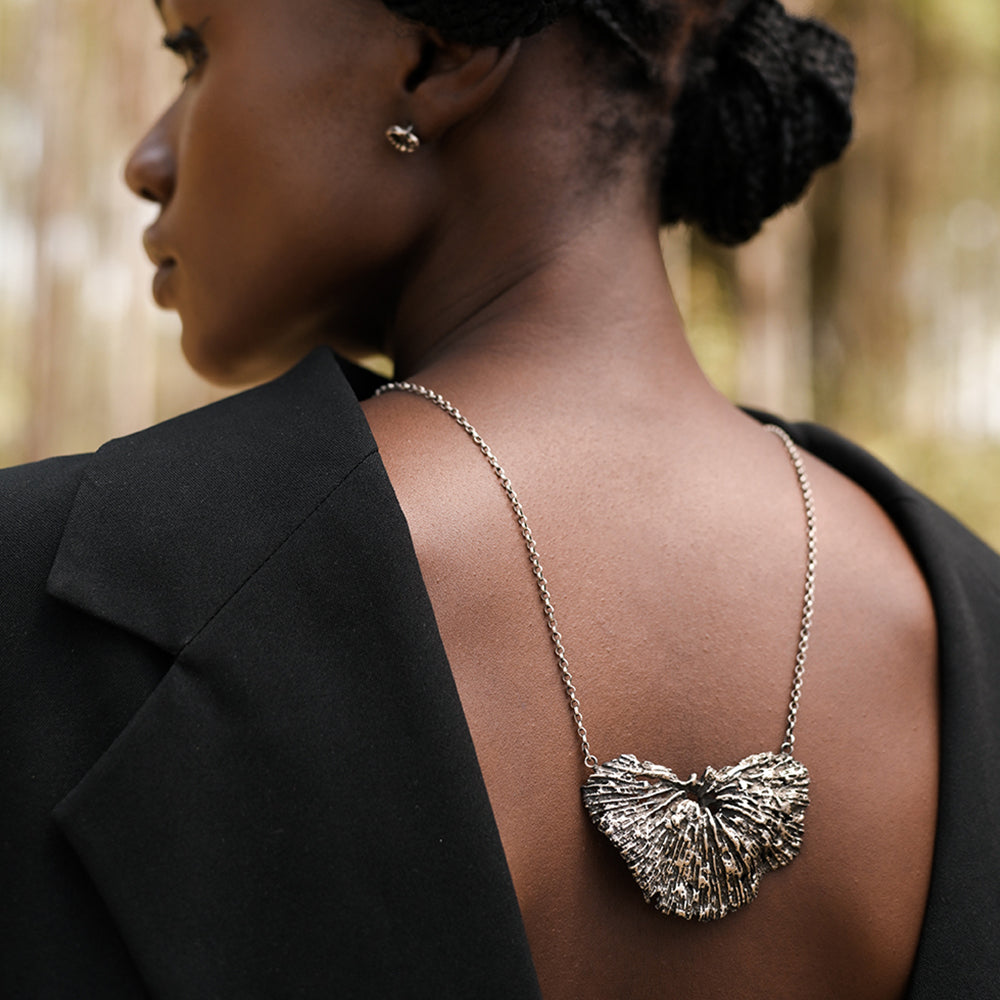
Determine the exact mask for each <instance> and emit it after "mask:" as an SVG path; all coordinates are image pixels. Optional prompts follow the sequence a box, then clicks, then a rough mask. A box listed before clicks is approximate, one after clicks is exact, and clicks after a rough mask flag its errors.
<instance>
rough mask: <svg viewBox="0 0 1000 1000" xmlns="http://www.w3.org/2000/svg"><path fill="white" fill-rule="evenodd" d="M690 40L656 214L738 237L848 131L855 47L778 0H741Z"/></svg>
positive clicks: (798, 189) (801, 185) (717, 235)
mask: <svg viewBox="0 0 1000 1000" xmlns="http://www.w3.org/2000/svg"><path fill="white" fill-rule="evenodd" d="M694 44H695V48H694V50H693V52H692V56H691V62H690V65H689V67H688V72H687V77H686V81H685V85H684V88H683V90H682V92H681V94H680V97H679V98H678V100H677V103H676V105H675V108H674V130H673V134H672V137H671V141H670V145H669V148H668V151H667V155H668V162H667V165H666V170H665V172H664V177H663V181H662V188H661V196H662V206H663V207H662V215H663V221H664V222H665V223H673V222H680V221H684V222H690V223H695V224H697V225H699V226H700V227H701V228H702V230H703V231H704V232H705V234H706V235H707V236H709V237H710V238H712V239H714V240H717V241H718V242H721V243H727V244H736V243H742V242H744V241H745V240H748V239H750V237H752V236H754V235H755V234H756V233H757V232H758V231H759V230H760V227H761V226H762V225H763V223H764V221H765V220H766V219H768V218H770V217H771V216H772V215H774V214H775V213H776V212H778V211H779V210H780V209H782V208H784V207H785V206H786V205H790V204H792V203H793V202H795V201H798V199H799V198H800V197H801V196H802V194H803V192H804V191H805V189H806V187H807V186H808V184H809V180H810V178H811V177H812V175H813V173H814V172H815V171H816V170H817V169H818V168H819V167H822V166H824V165H826V164H828V163H832V162H833V161H834V160H836V159H837V158H838V157H839V156H840V154H841V153H842V152H843V150H844V147H845V146H846V145H847V143H848V142H849V141H850V138H851V131H852V126H853V119H852V115H851V95H852V94H853V91H854V79H855V60H854V54H853V52H852V51H851V47H850V45H849V44H848V42H847V41H846V40H845V39H844V38H842V37H841V36H840V35H838V34H837V33H836V32H835V31H833V30H832V29H830V28H828V27H826V26H825V25H823V24H820V23H819V22H817V21H813V20H804V19H802V18H797V17H793V16H791V15H790V14H788V13H787V12H786V11H785V9H784V8H783V7H782V6H781V4H780V3H778V2H777V0H749V2H748V3H747V4H745V5H744V7H743V9H742V11H741V12H740V13H739V14H738V15H737V17H736V18H735V20H733V21H732V22H731V23H730V24H729V25H728V26H727V27H726V28H724V29H723V31H722V32H721V34H719V35H717V36H715V37H714V38H713V39H711V40H710V41H709V42H708V44H707V45H706V43H705V42H702V43H701V45H700V46H699V43H697V42H695V43H694Z"/></svg>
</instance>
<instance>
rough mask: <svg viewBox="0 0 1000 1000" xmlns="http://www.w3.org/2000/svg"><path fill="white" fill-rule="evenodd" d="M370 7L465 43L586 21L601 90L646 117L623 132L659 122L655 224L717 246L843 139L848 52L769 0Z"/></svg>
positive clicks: (493, 0) (788, 195)
mask: <svg viewBox="0 0 1000 1000" xmlns="http://www.w3.org/2000/svg"><path fill="white" fill-rule="evenodd" d="M383 2H384V3H385V5H386V6H387V7H388V8H389V9H390V10H392V11H394V12H395V13H396V14H398V15H399V16H401V17H405V18H408V19H410V20H413V21H417V22H420V23H423V24H428V25H432V26H433V27H435V28H437V29H438V30H439V31H440V32H441V33H442V35H444V36H445V37H447V38H449V39H451V40H453V41H458V42H465V43H468V44H471V45H505V44H507V43H509V42H511V41H512V40H513V39H515V38H518V37H521V36H526V35H531V34H534V33H536V32H538V31H541V30H542V29H543V28H545V27H547V26H548V25H550V24H552V23H554V22H555V21H557V20H558V19H559V18H560V17H563V16H564V15H567V14H570V13H574V14H576V15H577V16H578V17H579V18H580V19H581V22H582V23H589V24H591V25H593V26H595V29H596V30H595V31H594V32H590V33H589V34H590V35H599V39H600V41H599V43H598V44H601V45H602V48H603V50H604V52H605V53H606V54H607V56H608V63H609V66H610V67H611V72H610V73H609V75H608V81H607V86H608V87H609V88H612V89H618V90H621V89H624V90H627V91H631V92H633V93H635V94H638V95H640V96H642V97H643V99H644V103H643V105H642V106H643V107H645V108H646V109H647V110H648V111H649V112H650V113H651V114H650V122H647V125H650V126H651V127H648V128H646V129H645V130H641V129H637V128H634V127H633V128H632V129H631V134H632V135H634V136H636V137H640V141H641V137H643V136H645V137H647V141H649V142H651V143H653V144H654V145H656V146H657V147H658V148H659V147H661V146H663V140H662V136H663V135H664V134H665V131H666V129H665V128H664V127H663V126H665V125H670V124H671V123H672V129H671V130H670V132H669V136H670V138H669V141H668V142H667V144H666V149H665V150H660V157H661V159H662V160H663V161H664V163H665V166H664V169H663V172H662V178H661V185H660V195H661V199H660V200H661V218H662V221H663V222H664V223H666V224H670V223H674V222H679V221H684V222H689V223H693V224H696V225H699V226H700V227H701V228H702V229H703V230H704V231H705V233H706V234H707V235H708V236H709V237H711V238H712V239H714V240H717V241H719V242H722V243H729V244H733V243H742V242H743V241H745V240H748V239H749V238H750V237H751V236H753V235H754V234H756V233H757V232H758V231H759V229H760V228H761V226H762V225H763V223H764V221H765V220H766V219H768V218H770V216H772V215H774V214H775V213H776V212H778V211H779V210H780V209H781V208H783V207H784V206H785V205H789V204H791V203H792V202H795V201H797V200H798V199H799V198H800V197H801V196H802V194H803V192H804V191H805V189H806V187H807V185H808V183H809V180H810V178H811V177H812V175H813V173H814V172H815V171H816V170H817V169H818V168H819V167H821V166H824V165H826V164H828V163H831V162H832V161H833V160H835V159H837V157H838V156H840V154H841V152H842V151H843V149H844V148H845V146H846V145H847V143H848V141H849V140H850V137H851V130H852V125H853V121H852V116H851V95H852V92H853V89H854V76H855V63H854V55H853V53H852V52H851V48H850V46H849V45H848V43H847V42H846V41H845V40H844V39H843V38H841V36H840V35H838V34H837V33H836V32H834V31H832V30H831V29H830V28H827V27H826V26H825V25H822V24H820V23H819V22H818V21H813V20H807V19H802V18H798V17H793V16H791V15H789V14H788V13H787V12H786V11H785V9H784V8H783V7H782V6H781V3H780V2H779V0H480V2H478V3H477V2H472V0H383ZM693 22H704V24H703V25H701V26H700V27H694V28H692V32H691V35H690V41H689V42H688V43H687V51H686V53H685V55H684V60H683V64H682V67H681V73H680V79H679V81H677V83H679V86H674V84H673V82H672V81H671V79H667V78H668V77H670V78H673V76H674V72H673V69H672V64H673V56H674V54H675V53H674V49H675V48H676V46H677V45H678V39H679V38H681V37H687V32H684V31H682V30H681V26H682V25H689V26H690V25H692V23H693ZM678 90H679V96H677V97H676V101H675V100H674V95H675V93H676V92H677V91H678ZM665 109H666V110H665ZM667 111H669V114H667ZM660 123H662V124H660ZM618 131H622V130H618ZM649 137H653V138H652V139H649Z"/></svg>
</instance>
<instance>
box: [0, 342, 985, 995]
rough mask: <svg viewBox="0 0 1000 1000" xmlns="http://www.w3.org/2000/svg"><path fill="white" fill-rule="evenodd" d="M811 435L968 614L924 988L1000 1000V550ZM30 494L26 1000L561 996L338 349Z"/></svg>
mask: <svg viewBox="0 0 1000 1000" xmlns="http://www.w3.org/2000/svg"><path fill="white" fill-rule="evenodd" d="M789 431H790V433H792V434H793V436H794V437H796V439H797V440H799V441H800V443H803V444H804V445H805V446H806V447H808V448H810V449H811V450H813V451H815V452H816V453H817V454H819V455H820V456H821V457H823V458H824V459H826V460H827V461H828V462H831V463H832V464H833V465H835V466H837V467H838V468H840V469H841V470H842V471H843V472H845V473H846V474H847V475H849V476H851V478H853V479H855V480H856V481H857V482H859V483H860V484H861V485H862V486H863V487H864V488H865V489H867V490H868V491H869V492H870V493H871V494H872V495H873V496H874V497H875V498H876V499H877V500H878V501H879V502H880V503H881V504H882V505H883V506H884V507H885V508H886V510H887V511H888V512H889V514H890V516H891V517H892V518H893V520H894V521H895V523H896V524H897V526H898V527H899V529H900V531H901V532H902V533H903V535H904V537H905V538H906V539H907V541H908V542H909V543H910V545H911V547H912V548H913V550H914V552H915V554H916V556H917V559H918V560H919V562H920V565H921V566H922V567H923V569H924V572H925V573H926V575H927V578H928V581H929V583H930V586H931V590H932V593H933V596H934V601H935V605H936V608H937V612H938V618H939V629H940V633H941V673H942V713H943V747H942V794H941V811H940V820H939V830H938V840H937V848H936V856H935V866H934V874H933V884H932V889H931V897H930V905H929V908H928V912H927V917H926V921H925V927H924V934H923V939H922V942H921V947H920V952H919V956H918V961H917V966H916V969H915V971H914V978H913V985H912V988H911V991H910V997H911V1000H931V998H941V997H959V996H961V997H963V998H965V997H971V998H996V997H1000V958H998V955H997V946H996V941H997V940H998V922H1000V838H998V837H997V836H996V831H997V830H998V828H1000V826H998V821H1000V790H998V788H997V784H996V782H995V781H993V780H992V775H993V774H994V773H995V772H996V769H997V767H998V765H1000V747H998V726H1000V666H998V651H1000V620H998V614H997V611H998V609H1000V560H998V558H997V557H996V556H995V555H994V554H993V553H992V552H990V551H989V550H988V549H987V548H986V547H985V546H983V545H981V544H980V543H979V542H977V541H976V540H975V539H974V538H973V537H972V536H971V535H970V534H969V533H968V532H966V531H965V530H964V529H963V528H961V526H959V525H958V524H957V523H956V522H954V521H953V520H952V519H951V518H949V517H948V516H947V515H946V514H944V513H943V512H941V511H940V510H938V509H937V508H936V507H934V505H933V504H931V503H930V502H929V501H928V500H926V499H925V498H923V497H922V496H920V495H919V494H917V493H916V492H915V491H913V490H911V489H910V488H909V487H907V486H906V485H905V484H903V483H901V482H900V481H899V480H898V479H896V478H895V477H894V476H892V475H891V474H890V473H889V472H887V471H886V470H885V469H884V468H882V467H881V466H880V465H878V463H877V462H875V461H874V459H872V458H871V457H870V456H868V455H866V454H865V453H864V452H862V451H860V450H859V449H856V448H854V447H853V446H851V445H849V444H848V443H847V442H845V441H843V440H842V439H840V438H838V437H837V436H836V435H833V434H831V433H830V432H828V431H824V430H822V429H820V428H816V427H811V426H806V425H794V426H791V427H789ZM0 502H2V504H3V509H4V511H5V512H6V513H5V516H4V518H3V519H2V522H0V802H2V803H3V805H2V810H0V900H2V902H0V996H3V997H7V996H10V997H17V998H21V997H25V998H34V997H40V998H47V1000H48V998H51V1000H63V998H66V1000H68V998H78V997H83V996H86V997H91V996H92V997H101V998H112V1000H115V998H132V997H145V996H152V997H157V998H165V1000H181V998H185V1000H186V998H192V997H218V998H233V1000H235V998H240V1000H255V998H261V1000H264V998H275V997H310V998H312V997H316V998H320V997H323V998H327V997H338V998H354V997H358V998H376V997H377V998H388V997H392V998H410V997H412V998H423V997H427V998H430V997H434V998H442V997H448V998H451V997H470V998H471V997H476V998H487V1000H489V998H492V997H495V998H498V1000H499V998H501V997H502V998H508V1000H509V998H518V1000H520V998H525V1000H537V998H538V996H539V993H538V987H537V983H536V980H535V976H534V971H533V968H532V965H531V958H530V954H529V951H528V947H527V942H526V939H525V935H524V929H523V925H522V923H521V919H520V915H519V913H518V910H517V903H516V897H515V896H514V892H513V889H512V886H511V883H510V877H509V874H508V872H507V868H506V864H505V861H504V857H503V852H502V849H501V845H500V841H499V837H498V835H497V831H496V826H495V823H494V821H493V817H492V813H491V811H490V808H489V802H488V800H487V797H486V792H485V788H484V786H483V782H482V778H481V775H480V772H479V769H478V766H477V763H476V758H475V753H474V749H473V747H472V743H471V739H470V737H469V733H468V729H467V727H466V724H465V721H464V717H463V715H462V710H461V704H460V702H459V700H458V696H457V693H456V690H455V687H454V683H453V681H452V679H451V675H450V672H449V670H448V665H447V662H446V660H445V656H444V651H443V649H442V647H441V643H440V639H439V637H438V634H437V629H436V626H435V624H434V618H433V614H432V611H431V608H430V604H429V601H428V599H427V595H426V591H425V589H424V587H423V583H422V581H421V578H420V574H419V567H418V566H417V563H416V559H415V556H414V554H413V550H412V545H411V543H410V540H409V535H408V533H407V530H406V525H405V522H404V521H403V518H402V515H401V513H400V511H399V507H398V504H397V503H396V502H395V498H394V496H393V494H392V490H391V486H390V485H389V482H388V480H387V478H386V476H385V473H384V470H383V469H382V466H381V463H380V462H379V460H378V456H377V453H376V451H375V446H374V442H373V441H372V439H371V436H370V434H369V432H368V429H367V425H366V423H365V421H364V417H363V414H362V413H361V411H360V410H359V408H358V406H357V402H356V399H355V396H354V394H353V392H352V391H351V389H350V387H349V385H348V384H347V382H346V381H345V379H344V377H343V375H342V373H341V371H340V369H339V368H338V366H337V364H336V362H335V361H334V359H333V357H332V355H330V354H329V353H328V352H325V351H319V352H316V353H315V354H313V355H311V356H310V357H309V358H308V359H307V360H306V361H304V362H303V363H302V364H301V365H300V366H298V367H297V368H296V369H294V370H293V371H292V372H291V373H289V375H287V376H285V377H284V378H283V379H280V380H278V381H276V382H274V383H271V384H269V385H267V386H264V387H262V388H260V389H256V390H253V391H252V392H250V393H246V394H242V395H240V396H237V397H235V398H233V399H231V400H227V401H224V402H223V403H220V404H216V405H215V406H213V407H209V408H207V409H205V410H201V411H197V412H196V413H194V414H189V415H187V416H185V417H182V418H179V419H178V420H176V421H171V422H169V423H167V424H164V425H161V426H160V427H157V428H154V429H152V430H151V431H148V432H144V433H142V434H140V435H136V436H133V437H131V438H127V439H124V440H123V441H120V442H115V443H112V444H111V445H109V446H107V447H106V448H104V449H102V450H101V451H100V452H99V453H98V454H97V455H96V456H93V457H79V458H70V459H60V460H56V461H52V462H47V463H40V464H37V465H31V466H25V467H22V468H20V469H13V470H7V471H6V472H3V473H0ZM47 575H49V582H48V587H49V591H51V593H47V592H46V589H45V588H46V576H47ZM54 595H55V596H54Z"/></svg>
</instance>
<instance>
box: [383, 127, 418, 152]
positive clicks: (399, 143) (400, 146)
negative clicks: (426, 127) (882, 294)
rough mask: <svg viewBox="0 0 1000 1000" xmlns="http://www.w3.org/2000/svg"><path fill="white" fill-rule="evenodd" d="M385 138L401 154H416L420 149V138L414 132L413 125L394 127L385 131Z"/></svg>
mask: <svg viewBox="0 0 1000 1000" xmlns="http://www.w3.org/2000/svg"><path fill="white" fill-rule="evenodd" d="M385 137H386V138H387V139H388V140H389V142H390V144H391V145H392V148H393V149H395V150H397V151H398V152H400V153H415V152H416V151H417V150H418V149H420V136H419V135H417V133H416V132H415V131H414V130H413V126H412V125H407V126H405V127H404V126H402V125H392V126H391V127H389V128H387V129H386V130H385Z"/></svg>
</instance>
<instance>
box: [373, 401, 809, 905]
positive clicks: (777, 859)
mask: <svg viewBox="0 0 1000 1000" xmlns="http://www.w3.org/2000/svg"><path fill="white" fill-rule="evenodd" d="M392 391H397V392H409V393H413V394H414V395H417V396H422V397H423V398H424V399H426V400H429V401H430V402H431V403H433V404H434V405H435V406H437V407H439V408H440V409H442V410H444V412H445V413H447V414H448V415H449V416H450V417H452V418H453V419H454V420H455V421H456V422H457V423H458V424H459V426H460V427H462V429H463V430H464V431H465V432H466V433H467V434H468V435H469V436H470V437H471V438H472V440H473V441H474V442H475V443H476V444H477V445H478V446H479V450H480V451H481V452H482V453H483V455H484V457H485V458H486V460H487V461H488V462H489V464H490V467H491V468H492V469H493V472H494V473H495V474H496V476H497V478H498V479H499V480H500V483H501V485H502V486H503V488H504V491H505V492H506V494H507V499H508V500H509V501H510V504H511V507H512V508H513V510H514V515H515V517H516V518H517V523H518V525H519V527H520V529H521V535H522V537H523V538H524V544H525V546H526V548H527V550H528V558H529V561H530V562H531V569H532V573H533V574H534V577H535V582H536V583H537V585H538V594H539V597H540V598H541V602H542V609H543V612H544V615H545V621H546V624H547V625H548V629H549V633H550V636H551V638H552V645H553V648H554V651H555V657H556V662H557V663H558V665H559V673H560V675H561V677H562V682H563V685H564V686H565V688H566V697H567V699H568V700H569V707H570V712H571V713H572V715H573V723H574V725H575V727H576V732H577V736H578V737H579V739H580V749H581V751H582V753H583V763H584V766H585V767H586V768H588V769H589V770H590V771H591V774H590V776H589V777H588V778H587V781H586V782H585V784H584V786H583V804H584V806H585V808H586V810H587V812H588V814H589V815H590V818H591V819H592V820H593V822H594V823H595V825H596V826H597V828H598V829H599V830H600V831H601V832H602V833H603V834H604V835H605V836H606V837H607V838H608V839H609V840H610V841H611V842H612V843H613V844H614V845H615V847H617V848H618V850H619V852H620V853H621V856H622V857H623V858H624V859H625V863H626V864H627V865H628V867H629V870H630V871H631V872H632V875H633V877H634V878H635V880H636V882H638V884H639V888H640V889H642V893H643V896H645V898H646V902H647V903H651V904H652V905H653V906H655V907H656V909H657V910H659V911H660V912H661V913H665V914H670V915H673V916H678V917H683V918H684V919H686V920H692V919H694V920H718V919H719V918H721V917H724V916H726V914H728V913H732V912H733V911H734V910H738V909H739V908H740V907H741V906H744V905H745V904H746V903H749V902H750V900H752V899H753V898H754V897H755V896H756V895H757V889H758V887H759V885H760V880H761V877H762V876H763V875H764V874H765V873H767V872H769V871H773V870H775V869H777V868H781V867H783V866H784V865H787V864H789V862H791V861H792V860H793V859H794V858H795V857H796V856H797V855H798V853H799V849H800V847H801V846H802V834H803V830H804V820H805V811H806V806H808V805H809V772H808V770H807V769H806V767H805V765H804V764H802V763H800V762H799V761H797V760H796V759H795V758H794V756H793V755H792V754H793V750H794V748H795V722H796V719H797V717H798V712H799V700H800V698H801V695H802V679H803V676H804V673H805V664H806V653H807V651H808V648H809V632H810V629H811V628H812V619H813V603H814V597H815V591H816V513H815V508H814V505H813V496H812V487H811V486H810V483H809V477H808V476H807V475H806V471H805V466H804V465H803V462H802V456H801V455H800V453H799V450H798V448H796V447H795V444H794V442H793V441H792V439H791V438H790V437H789V436H788V434H786V433H785V431H784V430H782V429H781V428H780V427H776V426H775V425H773V424H768V425H767V426H766V428H765V429H766V430H768V431H770V432H771V433H772V434H774V435H775V436H776V437H778V438H779V439H780V440H781V442H782V444H784V446H785V449H786V451H787V452H788V455H789V458H790V459H791V461H792V465H793V466H794V468H795V473H796V476H797V477H798V481H799V487H800V489H801V491H802V501H803V504H804V506H805V520H806V541H807V559H806V576H805V595H804V597H803V601H802V620H801V626H800V629H799V642H798V648H797V650H796V654H795V668H794V671H793V680H792V690H791V700H790V701H789V705H788V727H787V729H786V731H785V740H784V742H783V743H782V745H781V749H780V750H779V751H778V753H771V752H769V751H765V752H763V753H756V754H752V755H751V756H749V757H746V758H744V759H743V760H741V761H740V762H739V763H738V764H734V765H732V766H731V767H723V768H720V769H718V770H716V769H715V768H714V767H706V768H705V773H704V775H703V776H701V777H699V776H698V775H697V774H692V775H691V777H690V778H688V779H687V780H686V781H682V780H681V779H680V778H679V777H678V776H677V775H676V774H675V773H674V772H673V771H671V770H670V768H668V767H663V766H661V765H659V764H652V763H650V762H649V761H640V760H639V758H638V757H635V756H633V755H632V754H622V755H621V756H620V757H617V758H615V759H614V760H612V761H609V762H608V763H606V764H601V763H599V761H598V758H597V757H595V756H594V753H593V751H592V750H591V749H590V739H589V737H588V735H587V730H586V728H585V726H584V724H583V713H582V711H581V708H580V699H579V698H578V697H577V691H576V687H575V686H574V683H573V675H572V674H571V673H570V670H569V663H568V661H567V659H566V650H565V648H564V646H563V641H562V636H561V635H560V634H559V627H558V625H557V623H556V616H555V610H554V608H553V606H552V596H551V594H550V593H549V586H548V583H547V581H546V579H545V574H544V572H543V571H542V564H541V560H540V559H539V556H538V549H537V547H536V545H535V539H534V536H533V535H532V533H531V529H530V528H529V527H528V521H527V519H526V517H525V516H524V510H523V509H522V507H521V503H520V501H519V500H518V498H517V494H516V493H515V492H514V487H513V486H512V485H511V482H510V479H509V478H508V477H507V473H506V472H504V470H503V467H502V466H501V465H500V463H499V462H498V461H497V459H496V456H495V455H494V454H493V452H492V451H491V450H490V448H489V446H488V445H487V444H486V442H485V441H484V440H483V439H482V437H480V435H479V433H478V432H477V431H476V429H475V428H474V427H473V426H472V424H470V423H469V421H468V420H466V419H465V417H463V416H462V414H461V413H460V412H459V411H458V410H457V409H456V408H455V407H454V406H452V404H451V403H449V402H448V400H446V399H444V397H442V396H439V395H438V394H437V393H436V392H432V391H431V390H430V389H426V388H424V387H423V386H421V385H415V384H413V383H412V382H390V383H389V384H388V385H384V386H382V387H381V388H380V389H379V390H378V392H377V393H376V395H382V393H384V392H392Z"/></svg>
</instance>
